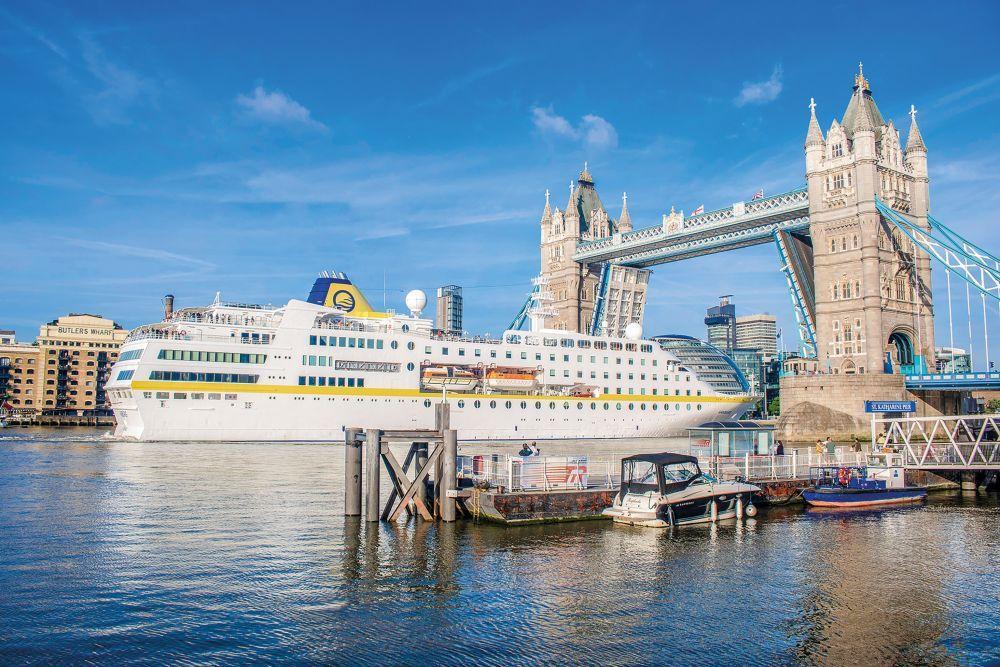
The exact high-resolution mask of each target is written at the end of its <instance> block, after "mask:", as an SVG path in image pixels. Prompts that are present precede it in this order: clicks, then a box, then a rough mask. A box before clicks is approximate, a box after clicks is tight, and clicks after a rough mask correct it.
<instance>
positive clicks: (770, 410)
mask: <svg viewBox="0 0 1000 667" xmlns="http://www.w3.org/2000/svg"><path fill="white" fill-rule="evenodd" d="M767 414H769V415H771V416H772V417H775V416H777V415H780V414H781V396H775V397H774V398H772V399H771V402H770V403H768V404H767Z"/></svg>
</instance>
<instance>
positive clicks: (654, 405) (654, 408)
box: [653, 390, 656, 412]
mask: <svg viewBox="0 0 1000 667" xmlns="http://www.w3.org/2000/svg"><path fill="white" fill-rule="evenodd" d="M653 393H654V394H655V393H656V391H655V390H654V391H653ZM653 412H656V403H653Z"/></svg>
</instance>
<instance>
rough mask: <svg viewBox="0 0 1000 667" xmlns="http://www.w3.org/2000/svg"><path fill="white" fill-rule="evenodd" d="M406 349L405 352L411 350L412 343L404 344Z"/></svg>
mask: <svg viewBox="0 0 1000 667" xmlns="http://www.w3.org/2000/svg"><path fill="white" fill-rule="evenodd" d="M406 349H407V350H412V349H413V341H412V340H411V341H410V342H409V343H407V344H406Z"/></svg>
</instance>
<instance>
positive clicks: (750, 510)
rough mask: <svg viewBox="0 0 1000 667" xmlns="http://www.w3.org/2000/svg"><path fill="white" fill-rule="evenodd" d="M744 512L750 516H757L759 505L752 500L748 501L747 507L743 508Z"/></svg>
mask: <svg viewBox="0 0 1000 667" xmlns="http://www.w3.org/2000/svg"><path fill="white" fill-rule="evenodd" d="M743 513H744V514H746V515H747V516H748V517H755V516H757V506H756V505H754V504H753V503H752V502H750V503H747V506H746V509H744V510H743Z"/></svg>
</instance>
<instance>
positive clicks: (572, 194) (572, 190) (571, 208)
mask: <svg viewBox="0 0 1000 667" xmlns="http://www.w3.org/2000/svg"><path fill="white" fill-rule="evenodd" d="M566 217H567V218H574V219H576V218H579V217H580V216H579V212H578V211H577V206H576V184H575V183H573V181H570V182H569V201H568V202H566Z"/></svg>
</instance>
